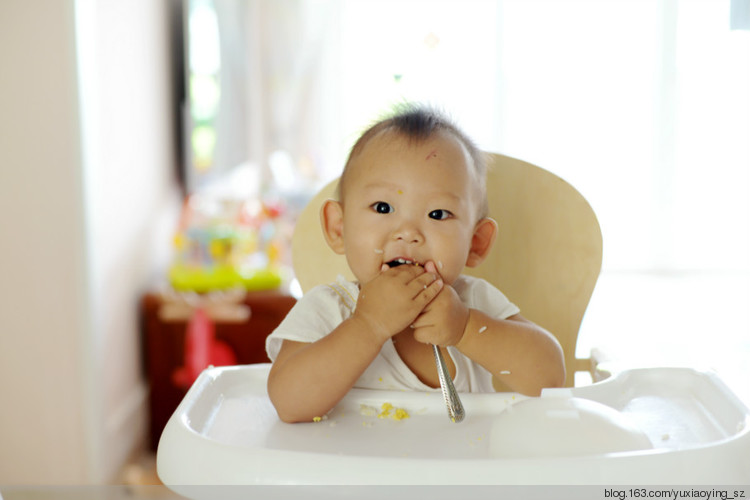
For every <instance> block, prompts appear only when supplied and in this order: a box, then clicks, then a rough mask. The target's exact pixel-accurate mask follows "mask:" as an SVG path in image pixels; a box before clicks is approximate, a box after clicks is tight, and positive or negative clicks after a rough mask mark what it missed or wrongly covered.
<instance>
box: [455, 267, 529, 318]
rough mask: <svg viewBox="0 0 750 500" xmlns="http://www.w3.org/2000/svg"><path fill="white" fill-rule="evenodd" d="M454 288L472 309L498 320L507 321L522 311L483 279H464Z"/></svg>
mask: <svg viewBox="0 0 750 500" xmlns="http://www.w3.org/2000/svg"><path fill="white" fill-rule="evenodd" d="M464 278H465V279H463V280H462V281H461V282H460V283H456V284H455V285H454V288H456V292H458V295H459V297H461V300H462V301H463V302H464V304H466V305H468V306H469V307H471V308H474V309H478V310H480V311H482V312H483V313H485V314H487V315H489V316H491V317H493V318H497V319H506V318H509V317H510V316H513V315H514V314H518V313H520V312H521V310H520V309H519V308H518V306H516V305H515V304H514V303H512V302H511V301H510V300H508V298H507V297H506V296H505V295H504V294H503V292H501V291H500V290H498V289H497V288H495V287H494V286H492V285H491V284H490V283H488V282H487V281H485V280H483V279H481V278H472V277H468V276H467V277H464Z"/></svg>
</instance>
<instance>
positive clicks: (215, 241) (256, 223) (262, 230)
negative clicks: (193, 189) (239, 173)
mask: <svg viewBox="0 0 750 500" xmlns="http://www.w3.org/2000/svg"><path fill="white" fill-rule="evenodd" d="M291 231H292V224H291V223H290V222H289V221H288V218H287V217H286V209H285V206H284V205H283V204H282V203H281V202H270V201H261V200H250V201H245V202H237V201H225V200H219V199H213V198H210V197H207V196H205V195H193V196H191V197H190V198H189V199H188V201H187V202H186V203H185V207H184V209H183V214H182V222H181V224H180V228H179V230H178V233H177V235H176V236H175V239H174V247H175V259H174V263H173V265H172V266H171V268H170V270H169V281H170V283H171V285H172V287H174V289H175V290H178V291H195V292H208V291H211V290H226V289H229V288H235V287H242V288H244V289H246V290H268V289H273V288H277V287H279V286H280V285H281V284H282V282H283V280H284V276H285V275H286V274H287V272H288V271H287V270H288V269H289V265H288V260H289V259H288V250H287V249H288V247H289V243H288V242H289V240H290V235H291Z"/></svg>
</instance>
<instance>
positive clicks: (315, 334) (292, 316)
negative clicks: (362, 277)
mask: <svg viewBox="0 0 750 500" xmlns="http://www.w3.org/2000/svg"><path fill="white" fill-rule="evenodd" d="M342 309H343V306H342V304H341V301H340V300H339V297H338V295H337V293H336V291H335V290H333V289H332V288H331V287H329V286H327V285H321V286H317V287H315V288H313V289H312V290H310V291H309V292H307V293H306V294H305V295H304V296H303V297H302V298H301V299H300V300H299V301H297V303H296V304H295V305H294V307H292V309H291V310H290V311H289V313H288V314H287V315H286V317H285V318H284V320H283V321H282V322H281V323H280V324H279V326H278V327H277V328H276V329H275V330H274V331H273V332H272V333H271V335H269V336H268V337H267V338H266V353H267V354H268V358H269V359H270V360H271V361H275V360H276V357H277V356H278V355H279V350H280V349H281V343H282V342H283V341H284V340H293V341H295V342H307V343H311V342H315V341H316V340H318V339H320V338H322V337H325V336H326V335H328V334H329V333H330V332H331V331H333V329H334V328H336V326H338V325H339V324H340V323H341V322H342V321H343V320H344V311H343V310H342Z"/></svg>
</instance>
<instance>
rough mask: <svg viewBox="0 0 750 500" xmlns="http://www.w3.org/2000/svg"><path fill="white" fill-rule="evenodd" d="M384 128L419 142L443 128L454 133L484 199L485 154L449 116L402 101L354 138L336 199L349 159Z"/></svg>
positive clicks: (484, 205)
mask: <svg viewBox="0 0 750 500" xmlns="http://www.w3.org/2000/svg"><path fill="white" fill-rule="evenodd" d="M385 130H389V131H393V132H395V133H396V134H398V135H400V136H402V137H405V138H406V139H408V140H410V141H415V142H421V141H425V140H427V139H429V138H430V137H432V136H433V135H434V134H436V133H438V132H441V131H445V132H448V133H449V134H451V135H452V136H454V137H455V138H456V139H458V141H459V142H460V143H461V144H462V145H463V146H464V148H466V151H467V152H468V153H469V156H470V157H471V160H472V163H473V164H474V169H475V173H476V175H477V178H478V179H479V186H480V188H481V190H482V197H481V199H482V200H485V199H486V190H485V179H486V176H487V158H486V155H485V153H484V152H483V151H482V150H480V149H479V148H478V147H477V145H476V144H475V143H474V141H472V140H471V139H470V138H469V137H468V136H467V135H466V134H465V133H464V132H463V131H462V130H461V129H460V128H458V126H457V125H456V124H455V123H454V122H453V121H452V120H451V119H449V118H448V117H447V116H446V115H445V114H444V113H441V112H440V111H438V110H436V109H435V108H433V107H430V106H426V105H422V104H414V103H402V104H398V105H396V106H394V107H393V109H392V111H391V112H390V113H388V114H387V115H386V116H384V117H383V118H381V119H380V120H378V121H377V122H375V124H374V125H372V126H371V127H370V128H368V129H367V130H365V132H364V133H363V134H362V135H361V136H360V137H359V139H357V142H355V143H354V146H352V150H351V152H350V153H349V158H347V160H346V164H345V165H344V171H343V173H342V174H341V179H340V180H339V184H338V187H337V188H336V194H337V197H338V199H339V200H341V201H343V200H342V195H343V192H342V190H341V186H342V185H343V184H344V178H345V177H346V174H347V171H348V170H349V165H350V164H351V163H352V160H353V159H354V158H355V157H356V156H357V155H358V154H359V153H360V152H362V150H363V149H364V147H365V146H366V145H367V143H368V142H369V141H370V139H372V138H373V137H375V136H376V135H377V134H379V133H380V132H383V131H385ZM486 215H487V203H486V201H484V202H483V203H482V205H481V207H480V216H482V217H484V216H486Z"/></svg>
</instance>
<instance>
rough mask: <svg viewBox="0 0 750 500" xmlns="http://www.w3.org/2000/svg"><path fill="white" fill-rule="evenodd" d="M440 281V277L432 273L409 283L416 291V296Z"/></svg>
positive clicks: (422, 275) (419, 276)
mask: <svg viewBox="0 0 750 500" xmlns="http://www.w3.org/2000/svg"><path fill="white" fill-rule="evenodd" d="M437 279H438V276H437V275H435V274H432V273H422V274H420V275H418V276H416V277H415V278H414V279H412V280H411V281H410V282H409V286H410V287H412V288H413V289H414V292H415V295H416V294H418V293H420V292H421V291H422V290H424V289H425V288H427V287H428V286H430V285H431V284H432V283H434V282H435V281H436V280H437Z"/></svg>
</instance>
